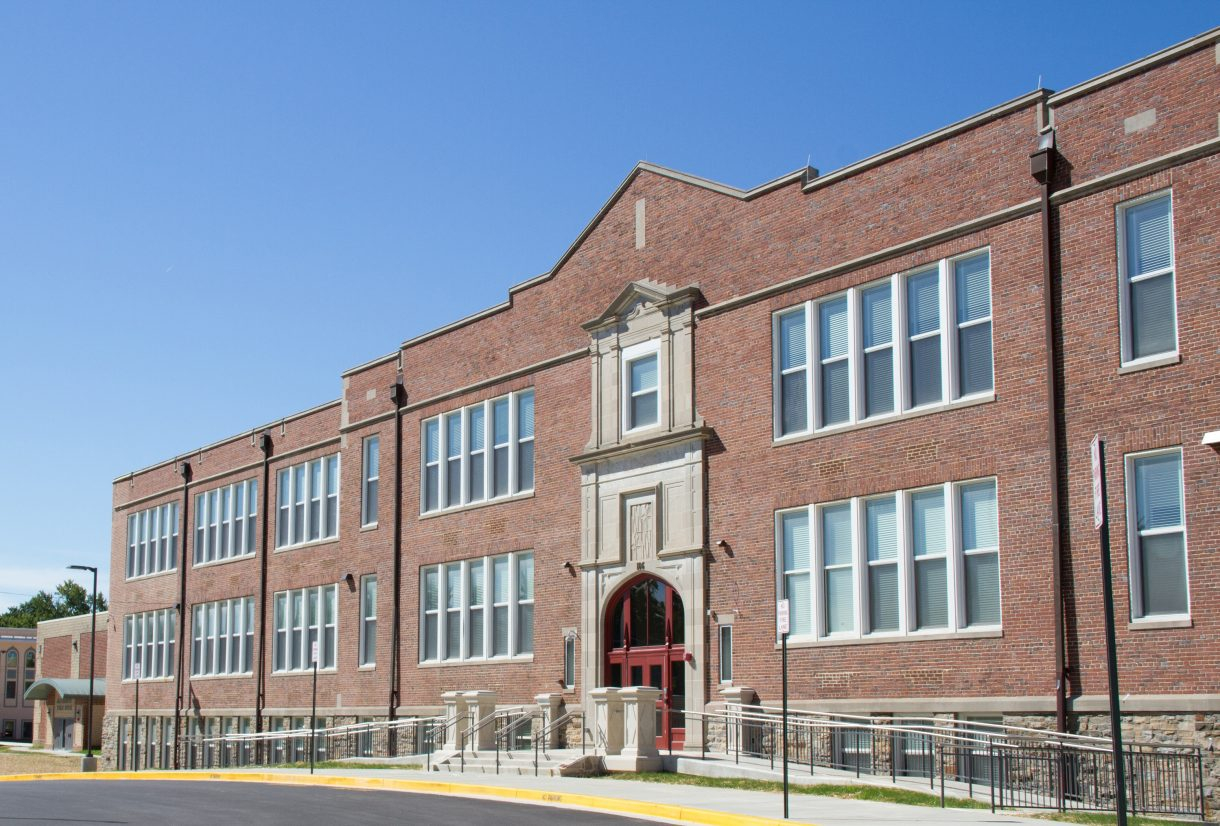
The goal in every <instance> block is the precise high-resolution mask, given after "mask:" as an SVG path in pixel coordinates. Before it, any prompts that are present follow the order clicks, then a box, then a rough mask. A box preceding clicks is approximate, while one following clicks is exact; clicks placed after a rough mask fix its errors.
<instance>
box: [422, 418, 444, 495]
mask: <svg viewBox="0 0 1220 826" xmlns="http://www.w3.org/2000/svg"><path fill="white" fill-rule="evenodd" d="M423 453H424V484H423V488H424V495H423V500H424V501H423V506H424V510H425V511H434V510H436V509H437V508H439V507H440V502H441V424H440V421H439V420H437V419H433V420H432V421H429V422H424V451H423Z"/></svg>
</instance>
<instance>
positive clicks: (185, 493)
mask: <svg viewBox="0 0 1220 826" xmlns="http://www.w3.org/2000/svg"><path fill="white" fill-rule="evenodd" d="M178 472H179V473H180V474H181V475H182V542H181V545H180V547H181V558H180V559H179V560H178V635H177V636H178V651H177V654H178V662H177V664H176V666H175V668H174V768H175V769H178V768H181V754H182V749H181V747H180V743H181V742H182V699H183V698H182V690H183V685H182V670H183V668H184V667H185V665H186V663H185V649H186V646H185V645H183V643H182V637H183V633H182V630H183V628H185V627H186V623H185V622H184V619H185V617H186V562H187V556H186V548H187V544H188V543H189V541H190V537H191V531H190V530H189V529H188V527H187V526H188V525H190V524H191V523H190V512H191V510H190V508H191V494H190V489H191V463H190V462H183V463H182V464H181V465H180V466H179V468H178Z"/></svg>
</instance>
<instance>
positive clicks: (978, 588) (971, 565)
mask: <svg viewBox="0 0 1220 826" xmlns="http://www.w3.org/2000/svg"><path fill="white" fill-rule="evenodd" d="M957 495H958V508H959V509H960V511H961V516H960V519H961V547H962V554H963V555H964V556H965V569H966V625H967V627H969V626H972V625H999V624H1000V525H999V514H998V513H997V512H996V496H995V482H994V481H993V480H987V481H985V482H974V483H972V484H969V485H960V486H959V487H958V489H957Z"/></svg>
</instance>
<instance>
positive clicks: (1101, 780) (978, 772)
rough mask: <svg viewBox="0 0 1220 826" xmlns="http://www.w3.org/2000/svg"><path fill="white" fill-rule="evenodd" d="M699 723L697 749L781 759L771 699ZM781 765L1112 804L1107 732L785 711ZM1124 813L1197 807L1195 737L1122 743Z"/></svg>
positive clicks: (1019, 803)
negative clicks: (1190, 741)
mask: <svg viewBox="0 0 1220 826" xmlns="http://www.w3.org/2000/svg"><path fill="white" fill-rule="evenodd" d="M687 716H688V717H693V718H696V719H699V720H700V721H701V722H702V725H703V738H702V741H703V746H702V756H703V757H704V758H707V757H708V756H719V757H723V758H727V759H732V760H734V761H735V762H737V763H741V762H742V758H746V759H747V760H749V761H752V762H755V763H764V764H765V765H767V766H768V767H769V768H771V769H774V768H775V767H776V765H777V764H778V763H780V762H782V760H783V745H782V744H783V741H784V732H783V729H782V718H781V716H780V712H779V710H778V709H774V708H766V707H761V706H729V707H727V708H726V710H725V711H724V712H717V713H701V712H687ZM787 744H788V745H787V754H788V762H789V769H790V771H792V770H794V769H795V770H797V771H808V773H809V774H813V773H814V772H815V771H816V770H817V769H819V768H822V769H835V770H838V771H844V772H850V773H853V774H854V775H855V776H856V777H861V776H871V777H885V776H887V775H888V776H889V778H890V780H891V782H893V783H897V782H898V781H899V780H900V779H911V778H916V779H926V780H927V782H928V786H929V788H930V790H931V791H932V792H933V793H936V792H938V791H939V794H940V797H941V801H942V804H943V801H944V796H945V784H946V783H948V784H950V787H951V790H954V791H956V792H958V793H961V792H964V793H965V794H967V795H969V796H971V797H974V798H978V797H979V796H982V797H984V798H985V799H987V800H989V801H990V803H991V806H992V809H993V810H994V809H996V808H1009V809H1055V810H1059V811H1114V808H1115V800H1116V796H1115V793H1114V762H1113V752H1112V751H1111V747H1110V741H1109V740H1108V739H1105V738H1098V737H1087V736H1083V735H1073V734H1063V733H1059V732H1048V731H1041V730H1038V729H1027V728H1021V727H1016V726H1004V725H1000V724H995V723H985V722H975V721H961V720H952V719H941V718H918V717H911V718H870V717H859V716H853V715H833V714H821V713H799V712H798V713H792V712H790V713H789V719H788V730H787ZM1124 760H1125V761H1126V765H1125V768H1126V776H1127V783H1128V789H1127V800H1128V807H1129V809H1128V810H1129V811H1130V812H1132V813H1147V814H1172V815H1187V816H1195V817H1199V818H1202V817H1203V816H1204V810H1205V794H1206V792H1205V789H1204V786H1203V759H1202V753H1201V751H1200V749H1199V748H1198V747H1195V746H1184V745H1183V746H1166V745H1159V744H1158V745H1148V744H1131V745H1127V746H1126V747H1125V748H1124Z"/></svg>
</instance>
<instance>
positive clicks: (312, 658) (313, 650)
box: [309, 640, 318, 665]
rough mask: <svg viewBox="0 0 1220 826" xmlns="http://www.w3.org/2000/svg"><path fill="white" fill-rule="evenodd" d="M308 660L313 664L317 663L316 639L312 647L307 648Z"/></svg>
mask: <svg viewBox="0 0 1220 826" xmlns="http://www.w3.org/2000/svg"><path fill="white" fill-rule="evenodd" d="M309 661H310V662H311V663H313V664H314V665H317V664H318V641H317V640H314V641H313V645H312V647H311V648H310V649H309Z"/></svg>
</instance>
